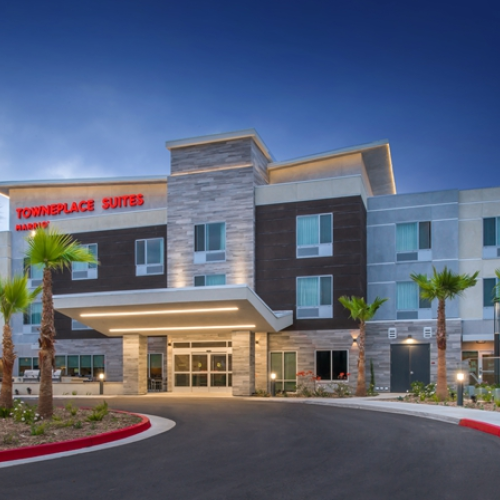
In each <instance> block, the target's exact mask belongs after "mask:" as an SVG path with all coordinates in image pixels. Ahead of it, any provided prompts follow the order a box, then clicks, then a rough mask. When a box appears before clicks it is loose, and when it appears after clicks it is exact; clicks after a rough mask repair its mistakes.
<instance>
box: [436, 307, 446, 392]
mask: <svg viewBox="0 0 500 500" xmlns="http://www.w3.org/2000/svg"><path fill="white" fill-rule="evenodd" d="M437 313H438V317H437V332H436V342H437V348H438V367H437V388H436V394H437V396H438V398H439V400H440V401H444V400H445V399H446V398H447V397H448V384H447V380H446V313H445V300H444V299H439V302H438V311H437Z"/></svg>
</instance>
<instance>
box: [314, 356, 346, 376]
mask: <svg viewBox="0 0 500 500" xmlns="http://www.w3.org/2000/svg"><path fill="white" fill-rule="evenodd" d="M348 373H349V358H348V355H347V351H346V350H342V351H316V377H319V378H320V379H321V380H347V379H348Z"/></svg>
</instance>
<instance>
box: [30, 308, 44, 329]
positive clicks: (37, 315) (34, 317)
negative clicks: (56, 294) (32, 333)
mask: <svg viewBox="0 0 500 500" xmlns="http://www.w3.org/2000/svg"><path fill="white" fill-rule="evenodd" d="M41 322H42V303H41V302H34V303H33V304H31V324H32V325H39V324H41Z"/></svg>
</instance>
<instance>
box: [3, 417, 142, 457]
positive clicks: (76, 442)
mask: <svg viewBox="0 0 500 500" xmlns="http://www.w3.org/2000/svg"><path fill="white" fill-rule="evenodd" d="M113 411H114V412H115V413H127V414H129V415H134V416H136V417H139V418H140V419H141V421H140V422H139V423H137V424H134V425H131V426H129V427H124V428H123V429H118V430H116V431H110V432H105V433H104V434H96V435H95V436H88V437H83V438H78V439H71V440H69V441H61V442H59V443H46V444H41V445H38V446H25V447H23V448H15V449H13V450H4V451H0V462H10V461H12V460H22V459H26V458H33V457H39V456H41V455H50V454H53V453H62V452H67V451H73V450H78V449H81V448H88V447H91V446H97V445H101V444H105V443H110V442H112V441H117V440H120V439H125V438H128V437H131V436H134V435H136V434H139V433H140V432H144V431H146V430H148V429H149V428H150V427H151V422H150V420H149V418H148V417H145V416H143V415H138V414H137V413H129V412H125V411H117V410H113Z"/></svg>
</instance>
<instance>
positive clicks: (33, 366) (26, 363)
mask: <svg viewBox="0 0 500 500" xmlns="http://www.w3.org/2000/svg"><path fill="white" fill-rule="evenodd" d="M39 368H40V367H39V366H38V357H36V358H19V365H18V376H19V377H22V376H23V375H24V372H25V371H26V370H38V369H39Z"/></svg>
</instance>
